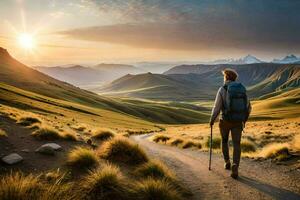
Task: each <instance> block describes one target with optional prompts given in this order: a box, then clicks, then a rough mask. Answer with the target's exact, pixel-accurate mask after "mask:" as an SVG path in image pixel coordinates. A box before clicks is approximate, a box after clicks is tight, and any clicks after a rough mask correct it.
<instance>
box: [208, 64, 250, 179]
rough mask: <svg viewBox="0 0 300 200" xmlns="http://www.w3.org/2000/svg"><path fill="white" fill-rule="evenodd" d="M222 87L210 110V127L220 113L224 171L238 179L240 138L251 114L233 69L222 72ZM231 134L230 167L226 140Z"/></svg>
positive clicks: (248, 102)
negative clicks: (231, 156) (229, 172)
mask: <svg viewBox="0 0 300 200" xmlns="http://www.w3.org/2000/svg"><path fill="white" fill-rule="evenodd" d="M222 73H223V75H224V85H223V86H222V87H220V89H219V90H218V93H217V96H216V100H215V105H214V107H213V109H212V114H211V119H210V126H211V127H212V126H213V125H214V122H215V120H216V118H217V117H218V115H219V113H220V112H221V111H222V115H221V117H220V123H219V128H220V133H221V137H222V153H223V156H224V161H225V165H224V168H225V169H226V170H230V169H231V171H232V172H231V177H232V178H234V179H236V178H238V167H239V163H240V157H241V148H240V144H241V136H242V131H243V128H244V126H245V123H246V121H247V120H248V117H249V115H250V112H251V105H250V101H249V99H248V97H247V95H246V89H245V87H244V86H243V85H242V84H241V83H238V82H236V80H237V78H238V73H237V72H236V71H235V70H234V69H230V68H227V69H225V70H223V71H222ZM230 132H231V137H232V142H233V163H232V166H231V163H230V157H229V146H228V138H229V133H230Z"/></svg>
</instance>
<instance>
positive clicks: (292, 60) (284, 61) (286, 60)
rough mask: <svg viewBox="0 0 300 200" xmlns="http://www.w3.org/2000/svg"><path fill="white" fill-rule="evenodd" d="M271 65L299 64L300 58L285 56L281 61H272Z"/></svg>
mask: <svg viewBox="0 0 300 200" xmlns="http://www.w3.org/2000/svg"><path fill="white" fill-rule="evenodd" d="M272 62H273V63H282V64H288V63H300V57H297V56H295V55H293V54H291V55H287V56H285V57H284V58H282V59H274V60H273V61H272Z"/></svg>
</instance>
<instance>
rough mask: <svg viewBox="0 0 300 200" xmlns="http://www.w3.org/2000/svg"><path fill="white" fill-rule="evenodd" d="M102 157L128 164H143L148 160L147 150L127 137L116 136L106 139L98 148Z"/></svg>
mask: <svg viewBox="0 0 300 200" xmlns="http://www.w3.org/2000/svg"><path fill="white" fill-rule="evenodd" d="M98 154H99V156H100V157H102V158H104V159H107V160H111V161H117V162H123V163H126V164H143V163H145V162H147V161H148V156H147V155H146V153H145V151H144V150H143V149H142V148H141V147H140V146H139V145H137V144H135V143H133V142H131V141H130V140H129V139H128V138H125V137H115V138H113V139H111V140H108V141H106V142H105V143H104V144H103V145H102V146H101V147H100V149H98Z"/></svg>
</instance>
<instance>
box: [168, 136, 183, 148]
mask: <svg viewBox="0 0 300 200" xmlns="http://www.w3.org/2000/svg"><path fill="white" fill-rule="evenodd" d="M182 143H183V140H182V139H180V138H177V139H174V140H172V141H171V142H170V144H171V145H172V146H178V145H180V144H182Z"/></svg>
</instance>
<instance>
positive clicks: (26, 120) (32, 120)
mask: <svg viewBox="0 0 300 200" xmlns="http://www.w3.org/2000/svg"><path fill="white" fill-rule="evenodd" d="M36 123H41V120H40V119H39V118H37V117H35V116H29V117H21V118H20V119H19V120H18V124H20V125H22V126H31V125H33V124H36Z"/></svg>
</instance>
